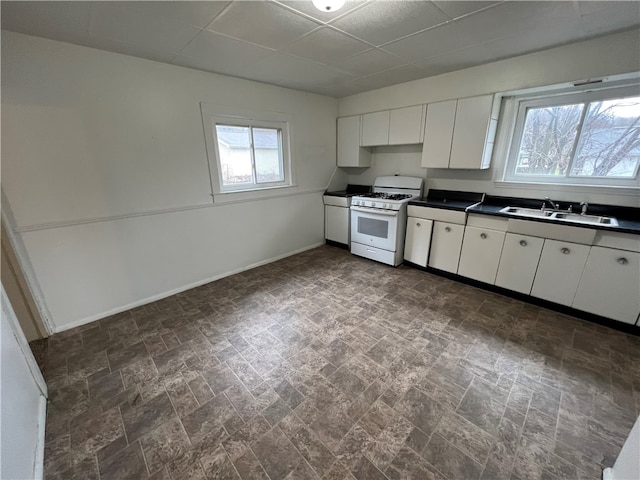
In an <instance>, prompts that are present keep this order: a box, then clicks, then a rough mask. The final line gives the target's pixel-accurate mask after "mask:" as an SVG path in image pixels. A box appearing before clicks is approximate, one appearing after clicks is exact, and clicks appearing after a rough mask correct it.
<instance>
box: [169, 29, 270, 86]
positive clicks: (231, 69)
mask: <svg viewBox="0 0 640 480" xmlns="http://www.w3.org/2000/svg"><path fill="white" fill-rule="evenodd" d="M271 53H272V50H268V49H266V48H262V47H259V46H257V45H252V44H250V43H247V42H243V41H241V40H236V39H234V38H229V37H225V36H223V35H219V34H217V33H213V32H209V31H207V30H202V31H201V32H200V33H199V34H198V36H197V37H196V38H195V39H194V40H193V41H192V42H191V43H190V44H189V45H188V46H187V47H186V48H185V49H184V50H182V51H181V52H180V54H179V55H178V56H177V57H176V58H175V59H174V60H173V62H172V63H175V64H176V65H182V66H186V67H191V68H197V69H200V70H206V71H209V72H215V73H222V74H226V75H232V76H242V73H243V72H244V67H245V66H246V65H248V64H252V63H255V62H258V61H260V60H261V59H263V58H265V57H266V56H267V55H270V54H271Z"/></svg>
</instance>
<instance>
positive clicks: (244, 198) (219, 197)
mask: <svg viewBox="0 0 640 480" xmlns="http://www.w3.org/2000/svg"><path fill="white" fill-rule="evenodd" d="M296 193H298V186H297V185H279V186H277V187H267V188H259V189H255V190H240V191H236V192H219V193H214V194H213V195H212V196H213V203H214V204H225V203H237V202H249V201H254V200H261V199H266V198H275V197H286V196H289V195H294V194H296Z"/></svg>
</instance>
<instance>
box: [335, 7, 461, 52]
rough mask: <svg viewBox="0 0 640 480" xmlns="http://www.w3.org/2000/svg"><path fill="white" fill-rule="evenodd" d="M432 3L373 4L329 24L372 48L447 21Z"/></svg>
mask: <svg viewBox="0 0 640 480" xmlns="http://www.w3.org/2000/svg"><path fill="white" fill-rule="evenodd" d="M448 20H449V18H448V17H447V16H446V15H445V14H443V13H442V12H441V11H440V10H438V9H437V8H436V7H434V6H433V4H432V3H431V2H425V1H422V2H415V1H405V2H389V1H387V2H373V3H369V4H367V5H365V6H364V7H362V8H359V9H358V10H356V11H354V12H351V13H348V14H347V15H344V16H343V17H341V18H339V19H338V20H336V21H335V22H332V23H331V25H332V26H334V27H336V28H339V29H340V30H342V31H344V32H347V33H349V34H351V35H354V36H356V37H358V38H361V39H362V40H365V41H367V42H369V43H372V44H374V45H382V44H383V43H387V42H390V41H392V40H396V39H398V38H401V37H404V36H406V35H409V34H412V33H415V32H418V31H421V30H424V29H426V28H429V27H432V26H434V25H438V24H440V23H443V22H446V21H448Z"/></svg>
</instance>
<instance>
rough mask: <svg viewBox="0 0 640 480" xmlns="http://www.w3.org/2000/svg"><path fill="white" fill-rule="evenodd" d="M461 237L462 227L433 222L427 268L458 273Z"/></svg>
mask: <svg viewBox="0 0 640 480" xmlns="http://www.w3.org/2000/svg"><path fill="white" fill-rule="evenodd" d="M463 235H464V225H458V224H455V223H448V222H433V233H432V234H431V253H430V254H429V266H430V267H432V268H437V269H439V270H444V271H445V272H451V273H456V272H457V271H458V261H459V260H460V250H461V249H462V237H463Z"/></svg>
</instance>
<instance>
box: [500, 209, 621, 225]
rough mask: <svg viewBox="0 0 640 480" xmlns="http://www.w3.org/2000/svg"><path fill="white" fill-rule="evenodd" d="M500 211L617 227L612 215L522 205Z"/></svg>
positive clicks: (521, 215)
mask: <svg viewBox="0 0 640 480" xmlns="http://www.w3.org/2000/svg"><path fill="white" fill-rule="evenodd" d="M500 213H508V214H510V215H517V216H520V217H530V218H548V219H550V220H558V221H561V222H571V223H583V224H588V225H608V226H610V227H617V226H618V220H616V219H615V218H613V217H603V216H600V215H582V214H580V213H569V212H554V211H552V210H540V209H537V208H524V207H504V208H503V209H501V210H500Z"/></svg>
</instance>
